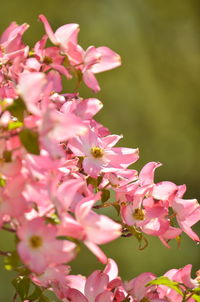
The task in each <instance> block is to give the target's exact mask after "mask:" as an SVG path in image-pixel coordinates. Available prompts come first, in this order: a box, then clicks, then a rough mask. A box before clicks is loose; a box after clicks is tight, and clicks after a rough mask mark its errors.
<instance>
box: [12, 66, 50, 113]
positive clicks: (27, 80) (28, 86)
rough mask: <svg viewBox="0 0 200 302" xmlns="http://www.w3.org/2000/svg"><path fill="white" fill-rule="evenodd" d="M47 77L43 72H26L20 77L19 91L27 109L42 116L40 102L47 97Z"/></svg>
mask: <svg viewBox="0 0 200 302" xmlns="http://www.w3.org/2000/svg"><path fill="white" fill-rule="evenodd" d="M46 87H47V77H46V75H45V74H44V73H42V72H31V73H29V72H26V73H23V74H21V75H20V77H19V84H18V91H19V94H20V95H21V96H22V98H23V100H24V101H25V104H26V106H27V109H28V110H29V111H30V112H31V113H33V114H35V115H37V116H40V115H41V108H40V107H39V103H38V101H39V100H41V98H42V97H43V96H44V95H45V88H46Z"/></svg>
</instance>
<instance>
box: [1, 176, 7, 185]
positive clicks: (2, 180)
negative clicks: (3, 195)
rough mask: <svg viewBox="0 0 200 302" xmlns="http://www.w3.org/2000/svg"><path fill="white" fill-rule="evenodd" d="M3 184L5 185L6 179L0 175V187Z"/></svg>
mask: <svg viewBox="0 0 200 302" xmlns="http://www.w3.org/2000/svg"><path fill="white" fill-rule="evenodd" d="M5 185H6V180H5V179H3V178H2V177H0V187H1V188H4V187H5Z"/></svg>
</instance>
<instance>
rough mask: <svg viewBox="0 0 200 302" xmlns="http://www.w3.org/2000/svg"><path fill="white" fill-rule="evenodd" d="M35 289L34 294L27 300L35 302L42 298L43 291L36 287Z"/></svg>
mask: <svg viewBox="0 0 200 302" xmlns="http://www.w3.org/2000/svg"><path fill="white" fill-rule="evenodd" d="M34 286H35V288H34V291H33V292H32V294H30V295H29V296H28V297H27V299H28V300H30V301H34V300H36V299H38V298H40V296H41V295H42V290H41V288H40V287H39V286H37V285H35V284H34Z"/></svg>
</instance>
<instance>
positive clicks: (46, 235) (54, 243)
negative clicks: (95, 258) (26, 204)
mask: <svg viewBox="0 0 200 302" xmlns="http://www.w3.org/2000/svg"><path fill="white" fill-rule="evenodd" d="M17 236H18V237H19V239H20V242H19V243H18V246H17V250H18V253H19V255H20V257H21V259H22V261H23V262H24V263H25V265H26V266H27V267H28V268H29V269H30V270H31V271H33V272H35V273H37V274H41V273H43V272H44V271H45V269H46V268H47V267H48V266H51V265H58V264H62V263H66V262H69V261H71V260H72V259H73V258H74V257H75V247H76V245H75V244H74V243H72V242H70V241H67V240H57V239H56V236H57V228H56V226H54V225H51V224H45V221H44V219H43V218H35V219H33V220H30V221H28V220H25V221H23V223H22V224H21V226H20V227H19V228H18V230H17Z"/></svg>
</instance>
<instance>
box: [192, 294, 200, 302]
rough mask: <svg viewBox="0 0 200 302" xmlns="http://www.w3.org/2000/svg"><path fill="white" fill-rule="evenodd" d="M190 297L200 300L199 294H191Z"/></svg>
mask: <svg viewBox="0 0 200 302" xmlns="http://www.w3.org/2000/svg"><path fill="white" fill-rule="evenodd" d="M192 298H193V299H194V300H195V301H197V302H200V296H199V295H193V296H192Z"/></svg>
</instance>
